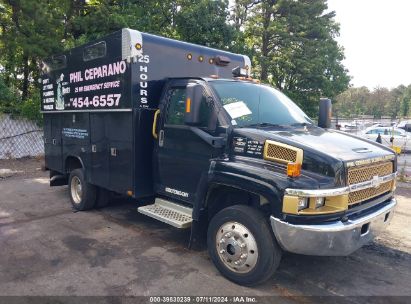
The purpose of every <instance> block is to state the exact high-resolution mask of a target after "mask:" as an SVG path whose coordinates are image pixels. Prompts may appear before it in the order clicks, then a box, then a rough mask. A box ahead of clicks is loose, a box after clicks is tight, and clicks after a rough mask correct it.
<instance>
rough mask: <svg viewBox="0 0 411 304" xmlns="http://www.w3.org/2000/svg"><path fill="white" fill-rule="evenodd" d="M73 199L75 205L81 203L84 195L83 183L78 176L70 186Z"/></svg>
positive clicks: (72, 180) (74, 177)
mask: <svg viewBox="0 0 411 304" xmlns="http://www.w3.org/2000/svg"><path fill="white" fill-rule="evenodd" d="M70 192H71V197H72V198H73V201H74V203H75V204H80V203H81V196H82V194H83V191H82V186H81V181H80V179H79V178H78V177H77V176H73V178H72V179H71V184H70Z"/></svg>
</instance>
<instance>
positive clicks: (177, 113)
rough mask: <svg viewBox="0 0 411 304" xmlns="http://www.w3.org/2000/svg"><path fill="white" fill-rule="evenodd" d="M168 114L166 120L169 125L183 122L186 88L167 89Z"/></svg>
mask: <svg viewBox="0 0 411 304" xmlns="http://www.w3.org/2000/svg"><path fill="white" fill-rule="evenodd" d="M168 100H169V107H168V114H167V119H166V122H167V124H170V125H183V124H184V110H185V100H186V88H185V87H180V88H172V89H170V90H169V91H168Z"/></svg>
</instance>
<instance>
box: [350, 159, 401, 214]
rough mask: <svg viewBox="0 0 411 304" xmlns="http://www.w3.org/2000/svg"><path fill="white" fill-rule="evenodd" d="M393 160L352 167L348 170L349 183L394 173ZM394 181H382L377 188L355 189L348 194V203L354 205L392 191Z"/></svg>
mask: <svg viewBox="0 0 411 304" xmlns="http://www.w3.org/2000/svg"><path fill="white" fill-rule="evenodd" d="M393 169H394V167H393V163H392V162H381V163H376V164H372V165H364V166H359V167H352V168H349V169H348V172H347V184H348V185H353V184H358V183H362V182H366V181H369V180H372V178H373V177H374V176H380V177H381V176H385V175H389V174H391V173H393ZM392 186H393V181H388V182H385V183H382V184H381V185H380V186H379V187H377V188H367V189H363V190H358V191H353V192H350V193H349V194H348V205H349V206H353V205H355V204H358V203H361V202H363V201H366V200H368V199H371V198H373V197H376V196H379V195H381V194H384V193H386V192H389V191H391V189H392Z"/></svg>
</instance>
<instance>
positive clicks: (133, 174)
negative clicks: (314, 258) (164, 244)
mask: <svg viewBox="0 0 411 304" xmlns="http://www.w3.org/2000/svg"><path fill="white" fill-rule="evenodd" d="M250 71H251V64H250V60H249V59H248V57H247V56H244V55H238V54H232V53H228V52H224V51H220V50H216V49H211V48H207V47H203V46H198V45H194V44H189V43H185V42H181V41H176V40H171V39H167V38H162V37H158V36H154V35H150V34H146V33H141V32H139V31H135V30H130V29H123V30H121V31H118V32H115V33H113V34H111V35H109V36H107V37H104V38H101V39H99V40H97V41H94V42H91V43H88V44H86V45H84V46H80V47H77V48H74V49H72V50H70V51H68V52H66V53H64V54H60V55H57V56H53V57H51V58H49V59H47V60H45V63H44V68H43V77H42V86H43V90H42V112H43V114H44V138H45V161H46V167H47V168H48V169H49V170H50V185H51V186H58V185H67V184H68V189H69V196H70V200H71V203H72V205H73V207H74V208H75V209H77V210H89V209H92V208H94V207H96V206H97V207H101V206H104V205H105V204H106V203H107V198H108V197H109V195H108V193H112V192H114V193H118V194H123V195H128V196H130V197H132V198H134V199H135V201H136V206H138V211H139V212H141V213H143V214H146V215H148V216H150V217H153V218H155V219H157V220H160V221H163V222H165V223H168V224H170V225H172V226H174V227H177V228H191V238H190V244H189V246H194V245H196V244H198V243H201V242H202V240H206V241H207V246H208V251H209V254H210V256H211V259H212V260H213V262H214V264H215V265H216V267H217V268H218V269H219V271H220V272H221V273H222V274H223V275H224V276H225V277H227V278H228V279H230V280H232V281H234V282H236V283H238V284H243V285H254V284H257V283H259V282H262V281H264V280H266V279H268V278H269V277H271V276H272V274H273V273H274V271H275V270H276V269H277V267H278V265H279V263H280V259H281V254H282V252H283V251H289V252H294V253H299V254H307V255H320V256H342V255H348V254H350V253H352V252H353V251H355V250H357V249H358V248H360V247H361V246H362V245H364V244H365V243H367V242H369V241H370V240H372V239H373V237H374V236H375V235H377V234H378V233H379V232H380V231H381V229H383V228H384V227H385V226H387V225H388V223H389V222H390V220H391V218H392V215H393V210H394V208H395V205H396V200H395V198H394V189H395V176H396V171H397V161H396V156H395V154H394V153H393V152H392V151H391V150H390V149H388V148H386V147H384V146H381V145H379V144H377V143H373V142H370V141H367V140H363V139H361V138H358V137H356V136H354V135H350V134H346V133H343V132H339V131H335V130H331V129H328V128H329V126H330V117H331V115H330V114H331V101H330V100H329V99H322V100H321V101H320V113H319V124H318V125H319V126H316V125H314V124H313V122H312V121H311V120H310V118H308V117H307V115H306V114H305V113H304V112H303V111H302V110H301V109H300V108H299V107H298V106H297V105H296V104H295V103H293V102H292V101H291V100H290V99H289V98H288V97H286V96H285V95H284V94H282V93H281V92H280V91H278V90H276V89H274V88H271V87H270V86H267V85H262V84H259V82H258V81H255V80H253V79H251V78H250V77H249V75H250ZM136 224H137V223H136ZM149 235H150V234H149V233H147V237H149ZM135 258H136V259H138V256H136V257H135Z"/></svg>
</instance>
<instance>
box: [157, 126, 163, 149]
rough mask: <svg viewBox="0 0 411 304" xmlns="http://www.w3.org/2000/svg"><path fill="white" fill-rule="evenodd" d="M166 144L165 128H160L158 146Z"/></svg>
mask: <svg viewBox="0 0 411 304" xmlns="http://www.w3.org/2000/svg"><path fill="white" fill-rule="evenodd" d="M163 145H164V130H160V134H159V139H158V146H159V147H162V146H163Z"/></svg>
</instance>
